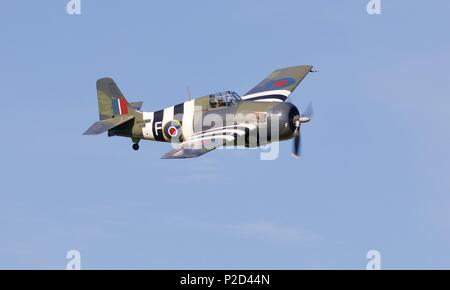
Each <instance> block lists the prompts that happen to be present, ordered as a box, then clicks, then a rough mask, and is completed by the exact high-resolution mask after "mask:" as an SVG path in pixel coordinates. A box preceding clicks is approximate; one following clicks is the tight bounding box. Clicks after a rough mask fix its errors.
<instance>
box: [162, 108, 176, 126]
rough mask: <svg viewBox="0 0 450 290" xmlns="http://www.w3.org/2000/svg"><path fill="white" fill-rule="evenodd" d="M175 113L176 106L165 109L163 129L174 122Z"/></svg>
mask: <svg viewBox="0 0 450 290" xmlns="http://www.w3.org/2000/svg"><path fill="white" fill-rule="evenodd" d="M173 111H174V106H172V107H168V108H165V109H164V112H163V120H162V126H163V128H164V125H165V124H166V123H167V122H170V121H172V120H173Z"/></svg>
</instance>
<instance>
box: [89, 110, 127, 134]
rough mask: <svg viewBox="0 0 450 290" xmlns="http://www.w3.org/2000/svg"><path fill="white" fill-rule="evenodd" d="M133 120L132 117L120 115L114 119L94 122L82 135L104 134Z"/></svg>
mask: <svg viewBox="0 0 450 290" xmlns="http://www.w3.org/2000/svg"><path fill="white" fill-rule="evenodd" d="M133 118H134V117H133V116H131V115H120V116H116V117H114V118H108V119H104V120H101V121H98V122H95V123H94V124H92V125H91V127H89V129H87V130H86V132H84V133H83V135H98V134H101V133H104V132H106V131H108V130H110V129H112V128H114V127H117V126H119V125H121V124H123V123H125V122H128V121H130V120H131V119H133Z"/></svg>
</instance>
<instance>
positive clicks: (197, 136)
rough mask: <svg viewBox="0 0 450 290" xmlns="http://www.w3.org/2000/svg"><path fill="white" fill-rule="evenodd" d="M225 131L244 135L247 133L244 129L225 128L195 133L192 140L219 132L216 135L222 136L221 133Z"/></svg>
mask: <svg viewBox="0 0 450 290" xmlns="http://www.w3.org/2000/svg"><path fill="white" fill-rule="evenodd" d="M223 133H236V134H238V135H239V136H242V135H244V134H245V131H244V130H239V129H224V130H220V131H213V132H209V133H204V134H201V135H195V136H193V137H192V139H190V140H197V139H201V138H202V137H206V136H211V135H214V134H217V135H216V136H221V134H223Z"/></svg>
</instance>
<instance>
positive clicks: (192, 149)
mask: <svg viewBox="0 0 450 290" xmlns="http://www.w3.org/2000/svg"><path fill="white" fill-rule="evenodd" d="M220 146H222V144H215V145H209V146H207V145H206V144H204V142H203V141H202V140H196V141H194V142H184V143H182V144H181V145H180V148H177V149H173V150H171V151H169V152H167V153H166V154H164V155H163V156H162V157H161V159H182V158H194V157H198V156H201V155H203V154H205V153H208V152H209V151H212V150H214V149H216V148H217V147H220Z"/></svg>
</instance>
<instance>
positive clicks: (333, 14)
mask: <svg viewBox="0 0 450 290" xmlns="http://www.w3.org/2000/svg"><path fill="white" fill-rule="evenodd" d="M367 2H368V1H357V0H353V1H352V0H347V1H298V0H292V1H287V0H286V1H285V0H282V1H267V0H261V1H256V0H255V1H251V0H249V1H237V0H232V1H206V0H205V1H158V2H154V1H143V0H142V1H121V2H120V3H119V1H106V0H95V1H87V0H82V14H81V15H78V16H70V15H68V14H66V10H65V6H66V3H67V2H66V1H24V0H19V1H7V2H6V3H3V4H2V5H1V9H2V17H1V18H0V32H1V33H0V35H1V45H0V88H1V92H0V96H1V100H2V104H3V110H2V114H1V115H0V116H1V117H0V118H1V121H2V124H3V130H2V142H1V143H0V149H1V150H0V152H1V160H2V161H1V163H0V176H1V191H0V192H1V194H0V230H1V233H2V235H1V239H0V268H19V269H21V268H33V269H34V268H37V269H42V268H55V269H64V268H65V265H66V263H67V259H66V253H67V251H69V250H71V249H76V250H79V251H80V252H81V257H82V262H81V263H82V267H83V268H88V269H98V268H108V269H109V268H126V269H133V268H149V269H159V268H164V269H175V268H176V269H187V268H205V269H218V268H219V269H220V268H233V269H236V268H238V269H240V268H269V269H285V268H287V269H310V268H319V269H322V268H326V269H328V268H331V269H342V268H344V269H345V268H355V269H364V268H365V267H366V263H367V260H366V253H367V252H368V251H369V250H371V249H377V250H379V251H380V253H381V259H382V267H383V268H386V269H397V268H413V269H415V268H450V178H449V176H448V172H450V166H449V164H450V157H449V153H448V148H450V137H449V132H450V130H449V129H450V122H449V121H450V115H449V114H448V108H449V106H450V100H449V98H448V97H449V92H450V74H449V73H448V68H449V67H450V55H449V51H450V38H449V37H448V27H449V26H450V20H449V18H448V11H449V8H450V2H448V1H444V0H441V1H439V0H436V1H406V0H405V1H386V0H382V14H381V15H378V16H370V15H368V14H367V12H366V7H365V6H366V3H367ZM299 64H313V65H315V66H316V67H317V68H318V69H320V72H319V73H317V74H310V75H308V76H307V77H306V79H305V80H304V81H303V83H302V84H301V86H300V87H299V88H298V89H297V90H296V91H295V92H294V94H293V95H292V97H291V100H292V102H293V103H295V104H296V105H297V106H299V107H300V108H301V107H304V106H305V105H306V104H308V103H309V102H310V101H312V102H313V104H314V108H315V118H314V120H313V121H312V122H311V123H310V124H308V126H305V128H304V130H303V138H304V139H303V155H304V156H303V157H302V159H300V160H294V159H292V158H291V156H290V151H291V146H292V144H291V142H284V143H282V144H281V156H280V158H279V159H277V160H275V161H261V160H260V158H259V151H257V150H245V151H243V150H234V151H233V150H216V151H214V152H212V153H210V154H207V155H205V156H203V157H201V158H198V159H192V160H181V161H173V160H161V159H159V158H160V156H162V155H163V154H164V153H165V152H167V151H168V150H169V149H170V146H168V145H167V144H161V143H151V142H142V143H141V150H140V151H139V152H133V151H132V150H131V142H130V140H128V139H124V138H118V137H117V138H107V137H106V135H102V136H97V137H92V136H82V135H81V134H82V132H84V130H85V129H87V128H88V127H89V126H90V125H91V123H92V122H94V121H96V118H97V102H96V92H95V81H96V79H98V78H100V77H104V76H110V77H113V78H114V79H116V81H117V83H118V85H119V86H120V88H121V89H122V92H123V93H124V94H125V95H126V97H127V98H128V99H129V100H130V101H144V107H143V108H144V109H145V110H148V111H153V110H156V109H160V108H163V107H165V106H169V105H173V104H176V103H179V102H182V101H183V100H185V99H186V86H190V88H191V92H192V95H194V96H201V95H205V94H208V93H212V92H217V91H222V90H235V91H237V92H238V93H244V92H246V91H247V90H248V89H250V88H252V87H253V86H254V85H255V84H257V83H258V82H259V81H260V80H262V79H263V78H264V77H265V76H267V75H268V74H269V73H270V72H271V71H272V70H274V69H276V68H280V67H284V66H290V65H299Z"/></svg>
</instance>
